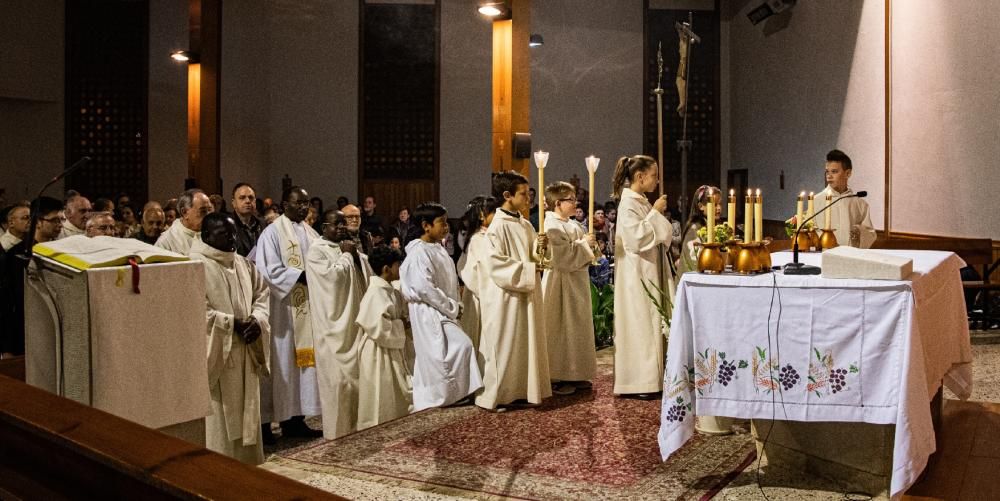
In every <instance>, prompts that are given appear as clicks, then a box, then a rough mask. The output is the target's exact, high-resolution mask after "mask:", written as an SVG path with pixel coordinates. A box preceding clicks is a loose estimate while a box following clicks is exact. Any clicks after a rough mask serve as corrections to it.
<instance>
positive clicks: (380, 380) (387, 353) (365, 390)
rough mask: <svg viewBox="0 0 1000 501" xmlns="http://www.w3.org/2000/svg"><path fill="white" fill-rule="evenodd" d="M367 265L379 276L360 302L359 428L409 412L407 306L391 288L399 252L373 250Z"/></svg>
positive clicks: (411, 391)
mask: <svg viewBox="0 0 1000 501" xmlns="http://www.w3.org/2000/svg"><path fill="white" fill-rule="evenodd" d="M369 262H370V263H371V265H372V267H373V269H374V270H376V271H377V272H378V275H373V276H372V277H371V278H370V279H369V282H368V291H367V292H365V296H364V298H362V300H361V307H360V311H359V312H358V321H357V325H358V327H359V328H360V330H361V332H359V334H358V373H359V379H358V394H359V396H358V429H359V430H363V429H365V428H368V427H371V426H375V425H377V424H379V423H384V422H386V421H390V420H393V419H396V418H398V417H402V416H405V415H407V414H408V413H409V412H410V409H412V408H413V381H412V377H413V376H412V374H413V373H412V370H411V367H412V366H411V365H410V364H409V363H408V362H407V360H406V353H405V348H406V344H407V343H406V341H407V337H408V336H407V334H406V326H405V324H404V322H405V319H406V303H405V302H404V301H403V296H402V295H401V294H400V293H399V291H397V290H396V289H395V288H393V286H392V282H393V281H394V280H398V279H399V265H400V264H401V263H402V262H403V253H402V252H400V251H398V250H395V249H392V248H389V247H386V246H381V247H376V248H375V249H374V250H372V254H371V256H369Z"/></svg>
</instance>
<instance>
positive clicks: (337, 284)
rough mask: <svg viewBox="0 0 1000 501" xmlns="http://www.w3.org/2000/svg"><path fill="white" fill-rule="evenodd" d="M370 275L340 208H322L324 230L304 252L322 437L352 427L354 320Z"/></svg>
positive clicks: (355, 363)
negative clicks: (321, 416)
mask: <svg viewBox="0 0 1000 501" xmlns="http://www.w3.org/2000/svg"><path fill="white" fill-rule="evenodd" d="M313 210H315V209H313ZM371 275H372V270H371V267H370V266H369V264H368V258H367V256H365V255H363V254H362V253H361V251H360V249H359V248H358V246H357V244H355V243H354V241H353V240H352V239H351V237H350V235H349V234H348V231H347V221H346V220H345V218H344V213H343V212H341V211H338V210H332V209H331V210H329V211H327V212H326V214H324V215H323V235H322V237H320V238H317V239H316V240H313V242H312V243H311V244H310V247H309V252H308V253H307V254H306V276H307V278H308V283H309V310H310V316H311V317H312V332H313V342H314V344H315V350H316V351H315V352H316V377H317V378H318V382H319V399H320V404H321V405H322V409H323V437H324V438H326V439H327V440H333V439H335V438H337V437H342V436H344V435H347V434H348V433H352V432H354V431H357V425H358V377H359V376H358V351H357V348H358V334H359V327H358V324H357V323H356V321H357V318H358V310H359V308H360V306H361V298H362V297H364V295H365V290H367V289H368V279H369V277H370V276H371Z"/></svg>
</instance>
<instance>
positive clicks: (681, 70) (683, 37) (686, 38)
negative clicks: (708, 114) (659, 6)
mask: <svg viewBox="0 0 1000 501" xmlns="http://www.w3.org/2000/svg"><path fill="white" fill-rule="evenodd" d="M693 23H694V16H693V15H692V14H691V13H690V12H688V21H687V22H686V23H680V22H678V23H674V29H676V30H677V36H679V37H680V45H679V47H678V49H679V50H680V56H681V61H680V65H679V66H678V68H677V79H676V82H677V94H678V98H679V101H680V103H679V104H678V105H677V112H678V113H680V115H681V116H682V117H684V126H683V129H682V136H681V139H680V140H679V141H677V149H678V150H680V152H681V220H683V221H687V217H688V206H687V192H688V187H687V167H688V151H689V150H690V149H691V140H690V139H688V137H687V104H688V103H687V81H688V76H689V75H690V74H691V44H695V43H701V37H699V36H698V35H696V34H695V33H694V31H692V30H691V26H692V25H693Z"/></svg>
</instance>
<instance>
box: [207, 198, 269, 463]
mask: <svg viewBox="0 0 1000 501" xmlns="http://www.w3.org/2000/svg"><path fill="white" fill-rule="evenodd" d="M191 257H192V258H193V259H198V260H201V261H202V262H203V263H204V269H205V295H206V299H207V304H208V324H207V327H208V385H209V390H210V391H211V396H212V415H210V416H208V417H206V418H205V446H206V447H207V448H208V449H211V450H213V451H215V452H218V453H221V454H225V455H227V456H229V457H232V458H234V459H237V460H240V461H242V462H244V463H247V464H252V465H258V464H261V463H263V462H264V449H263V440H262V437H261V426H260V377H262V376H266V375H267V374H268V358H269V354H270V344H269V343H270V331H271V328H270V324H269V323H268V289H267V283H266V282H265V281H264V279H263V278H262V277H261V276H260V274H259V273H258V272H257V270H256V269H255V268H254V267H253V265H252V264H250V262H249V261H247V260H246V259H245V258H243V257H242V256H238V255H237V254H236V222H235V221H233V219H232V217H230V216H228V215H225V214H221V213H213V214H209V215H207V216H205V218H204V221H203V222H202V225H201V240H199V241H195V242H194V243H193V244H192V245H191Z"/></svg>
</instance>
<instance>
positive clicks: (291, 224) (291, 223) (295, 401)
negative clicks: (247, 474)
mask: <svg viewBox="0 0 1000 501" xmlns="http://www.w3.org/2000/svg"><path fill="white" fill-rule="evenodd" d="M281 203H282V205H283V206H284V214H282V215H281V216H280V217H278V218H277V219H275V220H274V222H273V223H271V224H270V225H268V227H267V228H265V229H264V231H263V232H261V234H260V238H259V239H258V240H257V256H256V259H254V263H256V265H257V271H259V272H260V274H261V275H263V276H264V280H266V281H267V283H268V285H269V286H270V290H271V301H270V303H271V304H270V308H271V317H270V320H271V376H272V377H270V378H265V379H264V380H263V381H262V382H261V406H260V414H261V421H262V423H263V427H264V430H263V433H264V443H265V445H269V444H272V443H274V440H275V439H274V436H273V435H272V434H271V424H270V423H271V422H273V421H278V422H280V423H281V434H282V436H283V437H305V438H317V437H321V436H322V435H323V433H322V432H320V431H319V430H313V429H311V428H309V426H308V425H306V423H305V416H306V415H309V416H316V415H319V414H320V412H321V411H320V403H319V389H318V384H317V382H316V367H315V365H316V363H315V358H314V351H313V335H312V321H311V320H310V314H309V288H308V286H307V282H306V280H307V278H306V273H305V256H306V255H307V254H308V252H309V247H310V244H311V243H312V242H313V241H314V240H316V239H317V238H318V237H319V235H318V234H317V233H316V230H313V229H312V228H311V227H309V225H307V224H305V223H303V221H304V220H305V217H306V215H307V214H308V213H309V194H308V193H306V191H305V190H303V189H302V188H299V187H297V186H293V187H291V188H289V189H288V190H286V191H285V192H284V193H283V194H282V201H281Z"/></svg>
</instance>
